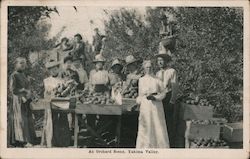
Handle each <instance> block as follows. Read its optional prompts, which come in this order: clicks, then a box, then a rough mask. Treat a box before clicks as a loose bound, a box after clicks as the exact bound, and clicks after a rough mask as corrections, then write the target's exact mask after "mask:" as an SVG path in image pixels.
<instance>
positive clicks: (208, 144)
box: [191, 138, 228, 148]
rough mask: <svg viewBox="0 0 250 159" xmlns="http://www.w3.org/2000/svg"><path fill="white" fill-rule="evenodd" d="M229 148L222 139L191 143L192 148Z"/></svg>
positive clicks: (204, 139)
mask: <svg viewBox="0 0 250 159" xmlns="http://www.w3.org/2000/svg"><path fill="white" fill-rule="evenodd" d="M227 146H228V145H227V143H226V142H225V141H224V140H220V139H211V138H199V139H194V140H192V141H191V148H219V147H227Z"/></svg>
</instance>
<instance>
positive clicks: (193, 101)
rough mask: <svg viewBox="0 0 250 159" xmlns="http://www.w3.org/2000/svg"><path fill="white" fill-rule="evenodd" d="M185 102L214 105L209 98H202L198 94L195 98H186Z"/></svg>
mask: <svg viewBox="0 0 250 159" xmlns="http://www.w3.org/2000/svg"><path fill="white" fill-rule="evenodd" d="M184 103H186V104H192V105H199V106H208V107H212V105H211V104H210V103H209V102H208V100H207V99H200V98H199V97H198V96H197V97H195V98H187V99H186V100H184Z"/></svg>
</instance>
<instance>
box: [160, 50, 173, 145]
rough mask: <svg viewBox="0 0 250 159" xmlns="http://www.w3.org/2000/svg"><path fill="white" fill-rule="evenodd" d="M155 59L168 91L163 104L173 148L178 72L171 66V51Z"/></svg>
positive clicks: (161, 78) (161, 52)
mask: <svg viewBox="0 0 250 159" xmlns="http://www.w3.org/2000/svg"><path fill="white" fill-rule="evenodd" d="M155 57H156V58H157V65H158V67H159V68H160V70H159V71H158V72H157V73H156V77H157V78H159V79H160V80H161V81H162V82H163V85H164V87H165V90H166V97H165V98H164V99H163V100H162V103H163V108H164V112H165V117H166V125H167V130H168V136H169V142H170V147H171V148H173V147H174V146H175V133H176V132H175V130H176V125H175V104H176V99H177V93H178V81H177V72H176V70H175V69H173V68H172V67H171V66H170V65H169V63H170V62H171V60H172V58H171V53H170V52H169V51H166V50H165V51H159V53H158V54H157V55H155Z"/></svg>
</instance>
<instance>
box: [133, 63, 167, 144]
mask: <svg viewBox="0 0 250 159" xmlns="http://www.w3.org/2000/svg"><path fill="white" fill-rule="evenodd" d="M143 68H144V71H145V75H144V76H143V77H141V78H140V79H139V96H138V98H137V100H136V101H137V103H138V104H140V115H139V124H138V125H139V126H138V134H137V140H136V148H169V139H168V133H167V127H166V123H165V114H164V110H163V105H162V101H161V100H162V99H163V98H164V97H165V93H164V90H163V89H164V87H163V84H162V82H161V81H160V80H159V79H157V78H156V77H155V76H154V75H153V71H152V63H151V61H144V62H143Z"/></svg>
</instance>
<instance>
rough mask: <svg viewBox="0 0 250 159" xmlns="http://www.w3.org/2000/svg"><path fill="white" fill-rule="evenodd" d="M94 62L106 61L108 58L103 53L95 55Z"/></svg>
mask: <svg viewBox="0 0 250 159" xmlns="http://www.w3.org/2000/svg"><path fill="white" fill-rule="evenodd" d="M93 62H94V63H95V62H106V59H105V58H104V57H103V56H102V54H98V55H96V56H95V59H94V60H93Z"/></svg>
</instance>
